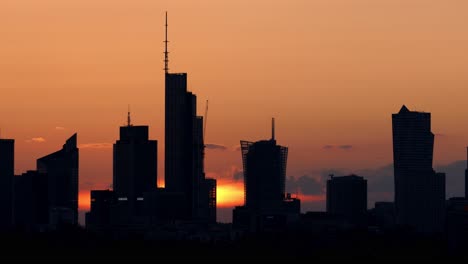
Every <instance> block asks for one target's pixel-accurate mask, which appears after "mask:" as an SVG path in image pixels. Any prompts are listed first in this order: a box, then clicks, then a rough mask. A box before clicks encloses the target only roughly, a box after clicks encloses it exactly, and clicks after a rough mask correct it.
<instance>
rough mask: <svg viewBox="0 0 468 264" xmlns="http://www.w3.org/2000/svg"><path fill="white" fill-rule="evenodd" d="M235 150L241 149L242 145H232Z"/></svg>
mask: <svg viewBox="0 0 468 264" xmlns="http://www.w3.org/2000/svg"><path fill="white" fill-rule="evenodd" d="M232 150H233V151H241V146H240V145H235V146H233V147H232Z"/></svg>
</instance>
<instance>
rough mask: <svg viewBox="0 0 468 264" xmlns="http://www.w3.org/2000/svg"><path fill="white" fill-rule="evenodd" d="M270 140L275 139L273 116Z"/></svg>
mask: <svg viewBox="0 0 468 264" xmlns="http://www.w3.org/2000/svg"><path fill="white" fill-rule="evenodd" d="M271 140H275V118H274V117H273V118H271Z"/></svg>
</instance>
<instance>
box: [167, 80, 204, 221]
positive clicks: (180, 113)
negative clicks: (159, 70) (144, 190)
mask: <svg viewBox="0 0 468 264" xmlns="http://www.w3.org/2000/svg"><path fill="white" fill-rule="evenodd" d="M165 76H166V104H165V108H166V118H165V187H166V189H167V190H168V191H170V192H177V193H182V194H183V195H184V197H185V198H184V200H185V203H184V208H181V210H182V211H183V212H184V214H183V215H185V217H186V218H193V217H195V216H196V209H197V207H198V189H199V183H200V181H199V178H198V177H199V175H198V172H197V169H196V168H197V166H198V164H199V163H197V160H196V157H197V153H198V152H197V145H198V144H196V143H197V140H196V139H197V137H196V132H197V131H198V129H197V128H198V126H197V124H198V123H197V121H196V109H197V105H196V96H195V95H194V94H192V93H190V92H188V91H187V74H186V73H166V74H165Z"/></svg>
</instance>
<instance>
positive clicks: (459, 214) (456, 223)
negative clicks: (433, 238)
mask: <svg viewBox="0 0 468 264" xmlns="http://www.w3.org/2000/svg"><path fill="white" fill-rule="evenodd" d="M446 226H447V245H448V249H449V250H450V251H452V252H454V253H460V252H465V251H466V247H467V246H468V199H466V198H464V197H453V198H450V199H449V200H448V201H447V225H446Z"/></svg>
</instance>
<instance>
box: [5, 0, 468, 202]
mask: <svg viewBox="0 0 468 264" xmlns="http://www.w3.org/2000/svg"><path fill="white" fill-rule="evenodd" d="M166 10H167V11H168V12H169V25H170V26H169V40H170V43H169V50H170V52H171V53H170V58H169V59H170V65H169V66H170V69H171V71H172V72H178V71H180V72H187V73H188V78H189V79H188V81H189V89H190V90H192V91H193V92H195V93H196V94H197V95H198V102H199V108H198V109H199V114H203V110H204V106H205V100H207V99H209V100H210V112H209V120H208V129H207V143H213V144H220V145H223V146H225V147H226V148H227V149H226V150H209V151H208V153H207V165H206V170H207V173H208V174H210V175H214V176H216V177H218V179H219V181H220V184H221V186H220V190H225V192H228V191H229V190H237V189H235V188H236V186H242V185H239V184H238V182H235V183H232V182H233V181H232V177H233V174H234V173H236V172H238V171H239V170H240V169H241V159H240V153H239V152H238V151H235V147H236V146H237V145H238V144H239V140H240V139H245V140H258V139H263V138H268V137H269V136H270V135H269V133H270V132H269V131H270V127H269V125H270V118H271V117H272V116H274V117H276V119H277V138H278V142H279V143H280V144H282V145H286V146H289V148H290V151H289V163H288V176H289V175H290V176H301V175H305V174H307V175H310V174H312V172H314V171H320V170H322V169H327V168H341V169H344V170H347V171H353V170H358V169H365V168H375V167H379V166H384V165H387V164H390V163H391V162H392V152H391V150H392V148H391V113H394V112H397V111H398V110H399V108H400V107H401V105H402V104H406V105H407V106H408V107H409V108H410V109H415V110H423V111H429V112H432V121H433V131H434V133H436V134H438V135H439V136H437V137H436V149H435V163H436V164H446V163H449V162H452V161H454V160H459V159H463V158H464V157H465V150H464V146H465V145H466V144H467V142H468V124H467V123H464V120H468V106H467V104H466V100H467V96H468V90H467V89H466V87H467V86H468V50H467V48H466V47H468V19H466V10H468V2H467V1H463V0H446V1H440V0H353V1H349V0H289V1H272V0H235V1H234V0H232V1H231V0H226V1H219V0H197V1H193V0H170V1H169V0H167V1H157V0H66V1H64V0H41V1H37V0H2V1H1V2H0V36H1V39H2V41H1V42H0V91H1V93H0V94H1V99H0V100H1V103H0V127H1V128H2V136H3V137H9V138H15V139H16V172H17V173H21V172H24V171H25V170H27V169H34V168H35V160H36V159H37V158H39V157H41V156H43V155H46V154H48V153H50V152H52V151H55V150H57V149H59V148H60V147H61V145H62V144H63V142H64V140H65V139H66V138H68V137H69V136H71V135H72V133H74V132H78V140H79V143H80V144H81V146H82V148H81V152H80V186H81V189H82V190H83V191H86V190H89V189H91V188H108V187H109V185H110V184H111V179H112V151H111V144H112V143H113V142H115V140H116V139H117V137H118V126H120V125H122V124H124V122H125V118H126V111H127V105H128V104H130V105H131V108H132V118H133V120H134V123H135V124H146V125H150V134H151V138H152V139H156V140H159V146H160V148H159V150H158V153H159V175H158V177H159V179H162V178H163V173H162V172H163V165H164V162H163V158H164V157H163V153H164V149H163V147H164V146H163V141H164V79H163V78H164V75H163V71H162V68H163V61H162V60H163V53H162V51H163V42H162V41H163V37H164V32H163V30H164V27H163V24H164V12H165V11H166ZM33 138H36V140H32V139H33ZM38 138H43V139H44V140H45V141H44V140H38ZM38 141H44V142H38ZM325 145H334V146H339V145H351V146H352V148H351V149H348V150H343V149H339V148H336V147H335V148H332V149H328V150H325V149H324V148H323V147H324V146H325ZM222 192H223V191H222ZM233 193H234V194H232V195H227V197H232V200H237V201H238V200H239V199H238V198H235V197H239V194H238V192H237V191H233ZM222 196H223V197H226V195H224V194H223V195H222ZM240 196H241V197H242V195H240ZM223 199H226V203H225V204H228V205H232V202H228V200H229V199H228V198H223ZM232 200H230V201H232Z"/></svg>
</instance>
